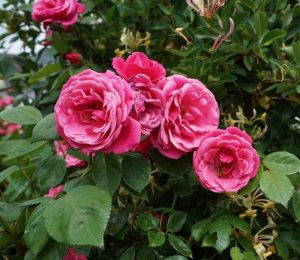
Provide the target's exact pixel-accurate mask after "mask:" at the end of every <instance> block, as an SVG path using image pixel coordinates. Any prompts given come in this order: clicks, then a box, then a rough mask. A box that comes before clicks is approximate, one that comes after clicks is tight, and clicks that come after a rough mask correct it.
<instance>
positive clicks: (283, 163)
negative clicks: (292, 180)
mask: <svg viewBox="0 0 300 260" xmlns="http://www.w3.org/2000/svg"><path fill="white" fill-rule="evenodd" d="M263 163H264V165H265V166H266V167H268V168H269V169H270V170H272V171H273V170H274V171H277V172H280V173H283V174H294V173H296V172H299V171H300V160H299V159H298V158H297V157H296V156H295V155H293V154H291V153H288V152H275V153H271V154H269V155H268V156H266V158H265V159H264V161H263Z"/></svg>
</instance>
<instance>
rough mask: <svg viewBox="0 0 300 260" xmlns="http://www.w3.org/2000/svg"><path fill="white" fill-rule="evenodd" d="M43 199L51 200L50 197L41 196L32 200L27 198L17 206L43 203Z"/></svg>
mask: <svg viewBox="0 0 300 260" xmlns="http://www.w3.org/2000/svg"><path fill="white" fill-rule="evenodd" d="M45 201H51V198H48V197H41V198H36V199H33V200H28V201H25V202H23V203H22V204H21V205H20V206H19V207H28V206H33V205H36V204H40V203H43V202H45Z"/></svg>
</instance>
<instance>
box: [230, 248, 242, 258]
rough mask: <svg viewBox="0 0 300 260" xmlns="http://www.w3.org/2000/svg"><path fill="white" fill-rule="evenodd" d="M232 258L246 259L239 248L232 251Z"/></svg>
mask: <svg viewBox="0 0 300 260" xmlns="http://www.w3.org/2000/svg"><path fill="white" fill-rule="evenodd" d="M230 257H231V259H232V260H243V259H244V255H243V253H242V252H241V250H240V248H238V247H232V248H231V249H230Z"/></svg>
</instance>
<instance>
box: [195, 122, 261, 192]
mask: <svg viewBox="0 0 300 260" xmlns="http://www.w3.org/2000/svg"><path fill="white" fill-rule="evenodd" d="M193 164H194V169H195V172H196V175H197V177H198V179H199V181H200V182H201V183H202V185H203V186H204V187H206V188H207V189H209V190H211V191H213V192H236V191H238V190H240V189H241V188H243V187H244V186H246V185H247V183H248V182H249V180H250V179H252V178H254V177H255V176H256V174H257V170H258V167H259V156H258V154H257V152H256V150H255V149H254V148H253V147H252V139H251V137H250V136H249V135H248V134H247V133H245V132H243V131H241V130H240V129H239V128H237V127H229V128H227V129H226V130H221V129H218V130H215V131H212V132H210V133H207V134H206V135H204V136H203V138H202V140H201V143H200V145H199V148H198V150H197V151H195V152H194V160H193Z"/></svg>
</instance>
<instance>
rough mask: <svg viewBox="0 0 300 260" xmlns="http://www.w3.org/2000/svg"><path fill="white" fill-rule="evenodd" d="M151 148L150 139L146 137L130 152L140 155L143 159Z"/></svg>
mask: <svg viewBox="0 0 300 260" xmlns="http://www.w3.org/2000/svg"><path fill="white" fill-rule="evenodd" d="M152 147H153V144H152V143H151V140H150V137H147V138H146V139H145V140H143V141H141V142H140V143H139V144H137V145H136V146H135V147H133V149H132V151H133V152H135V153H140V154H142V155H143V156H144V157H146V158H147V157H148V151H149V150H150V149H151V148H152Z"/></svg>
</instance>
